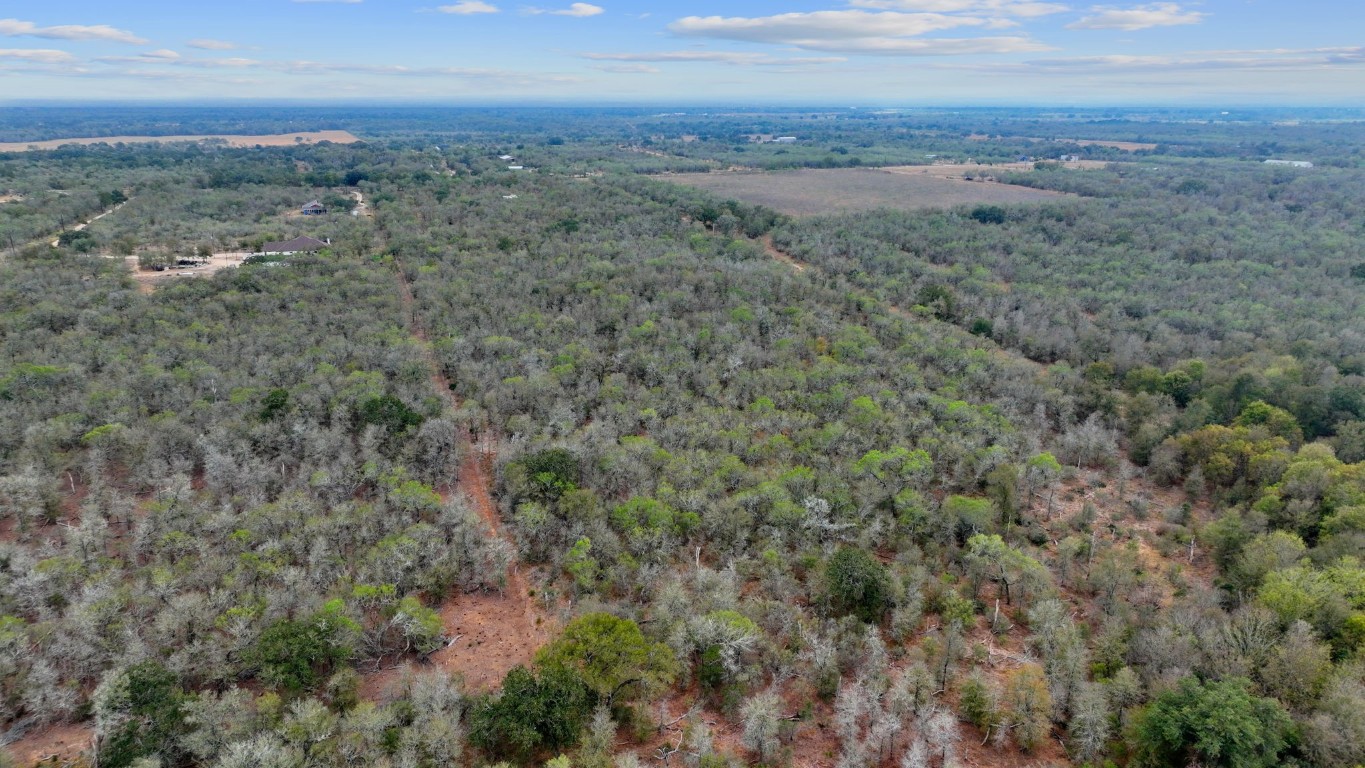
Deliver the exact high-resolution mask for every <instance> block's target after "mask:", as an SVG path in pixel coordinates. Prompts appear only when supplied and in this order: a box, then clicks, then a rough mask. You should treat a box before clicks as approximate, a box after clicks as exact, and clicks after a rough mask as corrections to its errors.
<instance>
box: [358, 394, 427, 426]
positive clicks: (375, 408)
mask: <svg viewBox="0 0 1365 768" xmlns="http://www.w3.org/2000/svg"><path fill="white" fill-rule="evenodd" d="M423 420H424V418H423V416H422V414H420V413H418V412H416V411H414V410H412V409H411V408H409V407H408V405H407V403H404V402H403V401H402V400H400V399H398V398H396V397H394V396H393V395H380V396H379V397H372V398H370V399H368V400H366V401H364V402H363V403H361V404H360V408H359V409H358V410H357V411H356V421H357V422H358V423H359V424H360V425H361V426H362V427H363V426H368V425H375V426H378V427H382V428H383V429H384V430H385V431H386V432H387V433H388V434H389V435H390V436H394V435H400V434H403V433H404V432H407V431H408V430H410V429H414V428H416V427H418V426H421V424H422V421H423Z"/></svg>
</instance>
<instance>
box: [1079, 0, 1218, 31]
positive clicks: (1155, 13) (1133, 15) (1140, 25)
mask: <svg viewBox="0 0 1365 768" xmlns="http://www.w3.org/2000/svg"><path fill="white" fill-rule="evenodd" d="M1090 12H1091V13H1092V14H1094V15H1093V16H1086V17H1084V18H1082V19H1081V20H1080V21H1075V22H1072V23H1070V24H1067V25H1066V28H1067V29H1118V30H1122V31H1124V32H1135V31H1137V30H1139V29H1151V28H1152V27H1178V26H1182V25H1185V24H1198V23H1199V22H1201V21H1203V20H1204V18H1205V17H1206V16H1208V14H1207V13H1200V12H1198V11H1185V10H1181V8H1180V6H1179V5H1177V4H1175V3H1149V4H1147V5H1138V6H1134V7H1132V8H1116V7H1114V6H1112V5H1096V6H1092V7H1091V9H1090Z"/></svg>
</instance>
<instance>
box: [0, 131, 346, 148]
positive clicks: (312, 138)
mask: <svg viewBox="0 0 1365 768" xmlns="http://www.w3.org/2000/svg"><path fill="white" fill-rule="evenodd" d="M217 140H221V141H224V142H226V143H227V145H228V146H229V147H235V148H243V147H292V146H295V145H297V144H316V143H318V142H323V141H330V142H332V143H333V144H354V143H355V142H357V141H360V139H359V138H357V137H356V136H355V134H352V133H351V132H350V131H310V132H307V133H281V134H269V135H264V136H240V135H235V134H225V133H219V134H203V135H193V136H91V137H87V138H71V139H51V140H49V141H11V142H0V152H28V151H31V150H43V149H57V148H58V147H64V146H67V145H70V144H79V145H81V146H89V145H92V144H111V145H112V144H169V143H172V142H182V141H217Z"/></svg>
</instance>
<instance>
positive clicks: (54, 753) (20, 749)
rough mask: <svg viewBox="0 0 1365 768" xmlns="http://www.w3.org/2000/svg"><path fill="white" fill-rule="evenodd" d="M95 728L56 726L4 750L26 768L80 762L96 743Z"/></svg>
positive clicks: (87, 726) (77, 724)
mask: <svg viewBox="0 0 1365 768" xmlns="http://www.w3.org/2000/svg"><path fill="white" fill-rule="evenodd" d="M94 739H95V729H94V728H93V727H91V726H89V725H84V724H81V723H74V724H70V725H54V726H52V727H50V728H47V729H45V730H42V731H39V732H37V733H32V734H29V735H27V736H25V737H24V738H22V739H19V740H18V741H15V742H14V743H12V744H9V745H6V746H5V747H3V749H5V750H6V751H8V752H9V754H10V756H11V757H13V758H14V762H15V763H16V764H17V765H19V766H22V767H23V768H27V767H28V766H31V765H37V764H38V763H42V764H43V765H44V766H48V765H51V766H64V765H73V764H76V763H78V761H79V759H80V757H81V755H82V754H83V753H84V752H85V751H86V750H88V749H89V748H90V746H91V745H92V744H93V743H94Z"/></svg>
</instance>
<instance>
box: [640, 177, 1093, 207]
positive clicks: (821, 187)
mask: <svg viewBox="0 0 1365 768" xmlns="http://www.w3.org/2000/svg"><path fill="white" fill-rule="evenodd" d="M922 167H924V168H939V167H944V168H952V169H955V172H954V173H955V176H956V177H957V178H956V179H953V178H950V177H948V176H946V175H940V173H941V172H929V173H919V172H913V171H906V170H903V169H898V168H839V169H806V170H799V171H780V172H769V173H764V172H750V173H684V174H676V175H669V176H666V177H662V178H666V179H667V180H669V181H672V182H676V183H679V184H685V185H687V186H691V187H697V188H700V189H705V190H708V191H711V192H714V193H716V194H718V195H721V196H723V197H730V198H734V199H737V200H742V201H744V202H746V203H754V204H757V205H763V206H766V207H768V208H772V209H774V210H778V211H781V212H783V213H786V214H789V215H792V216H815V215H819V214H828V213H846V212H850V211H862V210H870V209H874V208H892V209H896V210H905V211H909V210H918V209H922V208H949V207H952V206H955V205H963V204H972V203H1027V202H1037V201H1040V200H1051V199H1057V198H1061V197H1066V195H1063V194H1062V193H1060V192H1052V191H1049V190H1041V189H1033V188H1031V187H1021V186H1015V185H1011V184H999V183H994V182H979V181H971V182H968V181H965V180H962V175H963V173H964V170H963V169H964V168H967V166H922ZM995 167H996V168H1000V167H1001V166H995ZM1028 168H1029V169H1032V165H1028ZM1011 170H1013V169H1011Z"/></svg>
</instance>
